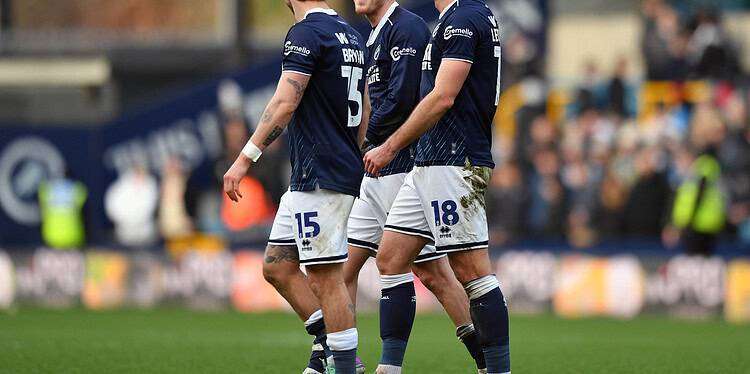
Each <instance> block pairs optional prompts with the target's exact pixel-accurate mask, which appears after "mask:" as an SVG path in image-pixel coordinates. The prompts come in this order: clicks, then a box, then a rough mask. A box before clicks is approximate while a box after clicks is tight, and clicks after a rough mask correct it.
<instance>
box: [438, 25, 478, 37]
mask: <svg viewBox="0 0 750 374" xmlns="http://www.w3.org/2000/svg"><path fill="white" fill-rule="evenodd" d="M454 36H462V37H464V38H471V37H473V36H474V32H472V31H471V30H469V29H468V28H465V29H457V28H454V27H453V26H445V30H444V31H443V39H445V40H448V39H450V38H452V37H454Z"/></svg>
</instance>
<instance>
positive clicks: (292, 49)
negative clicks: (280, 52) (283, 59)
mask: <svg viewBox="0 0 750 374" xmlns="http://www.w3.org/2000/svg"><path fill="white" fill-rule="evenodd" d="M290 53H296V54H298V55H302V56H309V55H310V50H309V49H307V47H304V46H298V45H294V44H292V42H291V41H287V42H286V43H284V56H289V54H290Z"/></svg>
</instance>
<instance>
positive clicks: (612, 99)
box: [607, 56, 630, 118]
mask: <svg viewBox="0 0 750 374" xmlns="http://www.w3.org/2000/svg"><path fill="white" fill-rule="evenodd" d="M627 74H628V59H627V58H626V57H625V56H620V57H619V58H618V59H617V63H616V66H615V71H614V74H613V75H612V78H611V79H610V80H609V84H607V96H608V102H609V105H608V107H609V108H608V109H609V111H610V112H611V113H612V114H614V115H615V116H617V117H619V118H627V117H629V116H630V111H629V109H628V87H627V83H626V82H627Z"/></svg>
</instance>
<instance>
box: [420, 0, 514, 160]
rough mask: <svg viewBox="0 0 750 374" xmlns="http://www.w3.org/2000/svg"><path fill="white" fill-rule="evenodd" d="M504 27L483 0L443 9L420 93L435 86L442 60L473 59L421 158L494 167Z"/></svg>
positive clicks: (424, 140) (461, 0)
mask: <svg viewBox="0 0 750 374" xmlns="http://www.w3.org/2000/svg"><path fill="white" fill-rule="evenodd" d="M500 52H501V51H500V29H499V25H498V23H497V20H496V19H495V16H494V15H493V14H492V11H490V9H489V8H488V7H487V5H486V4H485V2H484V1H482V0H456V1H454V2H453V3H451V5H449V6H448V7H447V8H445V9H444V10H443V12H442V13H441V14H440V18H439V19H438V25H437V26H436V27H435V30H434V31H433V33H432V39H431V41H430V44H429V45H428V46H427V51H426V52H425V55H424V59H423V61H422V82H421V86H422V87H421V93H422V95H423V96H426V95H427V94H428V93H430V91H432V89H433V88H434V87H435V78H436V76H437V73H438V70H439V69H440V63H441V62H442V61H444V60H447V59H452V60H461V61H467V62H470V63H471V64H472V67H471V71H470V72H469V76H468V77H467V78H466V82H464V85H463V87H462V88H461V92H460V93H459V94H458V97H456V100H455V102H454V104H453V107H452V108H451V109H450V110H448V112H447V113H445V115H444V116H443V117H442V118H441V119H440V120H439V121H438V123H437V124H436V125H435V126H434V127H432V128H431V129H430V130H429V131H427V132H426V133H425V135H423V136H422V137H421V138H420V140H419V145H418V147H417V157H416V164H417V165H418V166H429V165H456V166H462V165H465V163H466V160H467V159H468V160H469V161H470V162H471V164H472V165H474V166H487V167H494V166H495V164H494V162H493V161H492V152H491V146H492V120H493V118H494V116H495V111H496V110H497V104H498V101H499V99H500Z"/></svg>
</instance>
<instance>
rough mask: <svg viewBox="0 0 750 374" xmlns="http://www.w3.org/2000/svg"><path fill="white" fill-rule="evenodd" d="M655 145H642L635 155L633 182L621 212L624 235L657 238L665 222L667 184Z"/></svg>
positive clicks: (667, 196)
mask: <svg viewBox="0 0 750 374" xmlns="http://www.w3.org/2000/svg"><path fill="white" fill-rule="evenodd" d="M661 158H662V155H661V152H660V150H659V149H658V148H657V147H655V146H643V147H641V149H639V150H638V152H637V153H636V157H635V164H634V165H635V171H636V176H637V177H636V181H635V184H634V185H633V188H632V189H631V191H630V194H629V196H628V200H627V202H626V203H625V209H624V212H623V228H624V233H625V235H627V236H631V237H637V238H649V237H652V238H653V237H658V236H659V235H660V234H661V230H662V229H661V228H662V227H663V224H664V221H665V215H666V212H667V202H668V199H669V196H670V190H669V184H668V183H667V179H666V176H665V175H664V173H663V172H662V170H661V169H660V166H661V164H662V162H663V160H662V159H661Z"/></svg>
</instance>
